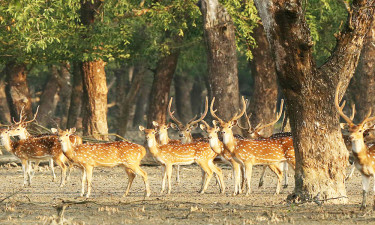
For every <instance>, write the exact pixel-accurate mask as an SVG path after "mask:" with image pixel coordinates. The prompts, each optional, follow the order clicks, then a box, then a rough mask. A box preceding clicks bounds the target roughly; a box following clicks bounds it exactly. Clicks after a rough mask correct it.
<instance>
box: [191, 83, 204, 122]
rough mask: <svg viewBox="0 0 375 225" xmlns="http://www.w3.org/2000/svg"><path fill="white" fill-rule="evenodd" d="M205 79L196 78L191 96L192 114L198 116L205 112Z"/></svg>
mask: <svg viewBox="0 0 375 225" xmlns="http://www.w3.org/2000/svg"><path fill="white" fill-rule="evenodd" d="M203 79H204V78H202V76H195V77H194V83H193V87H192V90H191V94H190V102H191V103H190V104H191V112H192V114H193V115H198V114H199V113H200V112H202V111H203V109H202V108H203V107H202V102H203V89H204V86H205V84H204V80H203Z"/></svg>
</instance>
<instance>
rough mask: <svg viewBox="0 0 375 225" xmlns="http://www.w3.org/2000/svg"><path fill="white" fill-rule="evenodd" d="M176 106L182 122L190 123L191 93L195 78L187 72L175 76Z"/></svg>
mask: <svg viewBox="0 0 375 225" xmlns="http://www.w3.org/2000/svg"><path fill="white" fill-rule="evenodd" d="M173 80H174V88H175V95H176V98H175V104H176V111H177V114H178V117H179V118H180V121H181V122H183V123H187V122H189V120H191V118H192V110H191V101H190V93H191V90H192V88H193V78H192V77H189V75H188V74H187V73H185V72H182V73H181V74H179V75H176V76H174V79H173Z"/></svg>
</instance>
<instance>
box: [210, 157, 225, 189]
mask: <svg viewBox="0 0 375 225" xmlns="http://www.w3.org/2000/svg"><path fill="white" fill-rule="evenodd" d="M209 166H210V167H211V170H212V171H214V173H215V175H216V176H215V177H216V180H217V182H218V183H219V187H220V193H222V194H224V193H225V183H224V177H223V172H222V171H221V169H220V168H219V167H218V166H217V165H215V164H214V162H213V161H209Z"/></svg>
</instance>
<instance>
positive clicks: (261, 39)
mask: <svg viewBox="0 0 375 225" xmlns="http://www.w3.org/2000/svg"><path fill="white" fill-rule="evenodd" d="M253 37H254V39H255V41H256V43H257V47H256V48H252V49H251V52H252V53H253V56H254V58H253V60H252V62H251V64H250V65H251V66H250V68H251V74H252V75H253V77H254V88H253V90H254V92H253V97H252V100H251V101H250V103H251V104H250V112H251V117H250V121H251V124H252V126H256V125H257V124H259V123H260V122H263V124H264V123H269V122H270V121H272V120H274V119H275V115H276V102H277V82H276V79H277V78H276V68H275V61H274V60H273V58H272V55H271V51H270V46H269V44H268V41H267V37H266V34H265V32H264V28H263V25H261V24H259V25H258V27H256V28H255V30H254V33H253ZM272 131H273V128H272V127H268V128H266V129H264V130H263V133H262V134H263V135H265V136H271V135H272Z"/></svg>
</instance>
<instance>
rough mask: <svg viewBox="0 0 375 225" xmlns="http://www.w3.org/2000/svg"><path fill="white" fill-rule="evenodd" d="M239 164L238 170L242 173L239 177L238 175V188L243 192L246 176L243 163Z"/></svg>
mask: <svg viewBox="0 0 375 225" xmlns="http://www.w3.org/2000/svg"><path fill="white" fill-rule="evenodd" d="M239 165H240V169H241V170H240V171H241V173H242V178H241V176H240V179H241V186H240V187H239V188H240V190H241V192H244V191H245V188H246V176H245V166H243V165H241V164H239Z"/></svg>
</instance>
